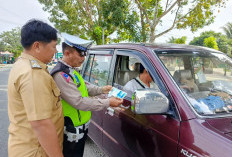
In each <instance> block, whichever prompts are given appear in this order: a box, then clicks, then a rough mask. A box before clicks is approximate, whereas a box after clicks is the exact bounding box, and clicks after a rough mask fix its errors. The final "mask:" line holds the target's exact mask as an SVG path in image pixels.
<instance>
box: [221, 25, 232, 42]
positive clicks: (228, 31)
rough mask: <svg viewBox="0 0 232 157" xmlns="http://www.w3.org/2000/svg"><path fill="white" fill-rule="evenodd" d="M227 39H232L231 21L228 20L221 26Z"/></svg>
mask: <svg viewBox="0 0 232 157" xmlns="http://www.w3.org/2000/svg"><path fill="white" fill-rule="evenodd" d="M222 29H223V31H224V32H225V34H226V36H227V38H228V39H232V22H228V23H227V24H226V25H225V26H223V27H222Z"/></svg>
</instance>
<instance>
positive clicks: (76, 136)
mask: <svg viewBox="0 0 232 157" xmlns="http://www.w3.org/2000/svg"><path fill="white" fill-rule="evenodd" d="M89 124H90V120H89V121H88V122H87V123H85V124H83V125H80V126H77V127H74V128H75V129H76V133H71V132H68V131H67V130H66V126H64V134H66V135H67V137H68V139H67V140H68V141H70V142H73V141H75V142H78V141H79V140H80V139H82V138H83V137H84V131H86V130H87V129H88V128H89Z"/></svg>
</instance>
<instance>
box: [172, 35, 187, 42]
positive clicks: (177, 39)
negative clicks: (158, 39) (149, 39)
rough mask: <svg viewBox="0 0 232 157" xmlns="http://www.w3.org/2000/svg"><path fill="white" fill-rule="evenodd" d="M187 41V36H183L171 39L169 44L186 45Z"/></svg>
mask: <svg viewBox="0 0 232 157" xmlns="http://www.w3.org/2000/svg"><path fill="white" fill-rule="evenodd" d="M186 40H187V37H186V36H182V37H181V38H174V37H171V38H169V41H168V43H175V44H185V42H186Z"/></svg>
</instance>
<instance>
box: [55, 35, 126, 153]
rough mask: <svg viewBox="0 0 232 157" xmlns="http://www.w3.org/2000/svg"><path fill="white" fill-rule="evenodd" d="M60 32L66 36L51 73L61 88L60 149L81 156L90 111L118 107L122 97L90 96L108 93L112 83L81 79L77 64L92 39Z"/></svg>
mask: <svg viewBox="0 0 232 157" xmlns="http://www.w3.org/2000/svg"><path fill="white" fill-rule="evenodd" d="M61 35H62V36H63V37H64V39H65V42H63V43H62V50H63V55H64V56H63V60H62V61H59V62H58V63H57V65H56V66H55V67H54V69H53V70H52V71H51V75H52V76H53V78H54V80H55V82H56V84H57V86H58V87H59V89H60V90H61V97H62V104H63V112H64V119H65V129H64V144H63V153H64V157H82V156H83V152H84V145H85V140H86V138H87V133H88V125H89V122H90V118H91V112H90V111H99V110H103V109H106V108H107V107H109V106H111V107H117V106H119V105H120V104H122V102H123V100H122V99H118V98H115V97H111V98H108V99H99V98H93V97H92V98H90V97H89V96H96V95H100V94H103V93H104V94H107V93H108V92H109V91H110V90H111V89H112V86H104V87H97V86H94V85H90V84H88V83H86V82H84V80H83V78H82V76H81V75H80V74H79V72H78V69H77V67H80V66H81V64H82V63H83V62H84V60H85V53H86V51H87V47H88V46H89V45H90V44H91V41H87V40H83V39H81V38H78V37H76V36H72V35H69V34H66V33H62V34H61Z"/></svg>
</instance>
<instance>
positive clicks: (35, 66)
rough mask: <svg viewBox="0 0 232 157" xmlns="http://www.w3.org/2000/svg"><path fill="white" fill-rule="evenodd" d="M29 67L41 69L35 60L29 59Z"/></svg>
mask: <svg viewBox="0 0 232 157" xmlns="http://www.w3.org/2000/svg"><path fill="white" fill-rule="evenodd" d="M30 63H31V67H32V69H34V68H37V69H42V67H41V66H40V65H39V63H38V62H37V61H36V60H30Z"/></svg>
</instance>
